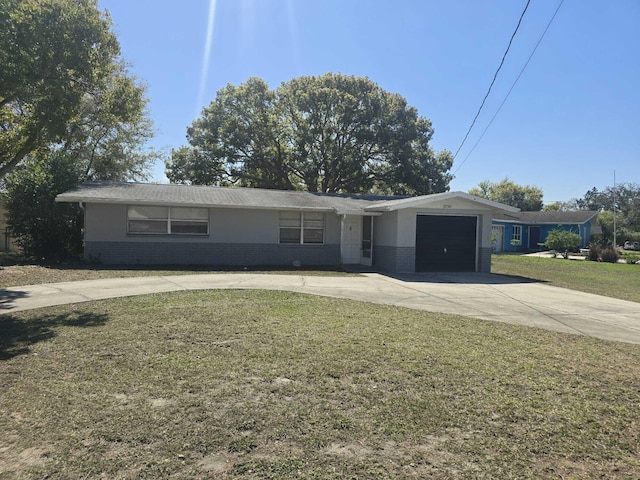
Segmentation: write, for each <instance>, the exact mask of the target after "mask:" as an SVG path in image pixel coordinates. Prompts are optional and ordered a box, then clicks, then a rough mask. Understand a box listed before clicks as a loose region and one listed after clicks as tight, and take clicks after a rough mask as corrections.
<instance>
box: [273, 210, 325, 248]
mask: <svg viewBox="0 0 640 480" xmlns="http://www.w3.org/2000/svg"><path fill="white" fill-rule="evenodd" d="M296 213H298V214H299V215H300V242H297V243H293V242H283V241H282V235H281V232H282V229H289V230H291V229H293V228H294V227H283V226H281V225H280V219H279V217H278V244H279V245H305V246H313V245H316V246H318V245H324V244H325V239H326V228H327V227H326V226H327V216H326V214H325V213H324V212H313V213H322V242H320V243H315V242H314V243H311V242H305V241H304V231H305V228H304V212H296ZM279 215H280V213H279V212H278V216H279ZM306 230H320V229H319V228H309V227H308V228H306Z"/></svg>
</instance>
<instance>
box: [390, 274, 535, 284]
mask: <svg viewBox="0 0 640 480" xmlns="http://www.w3.org/2000/svg"><path fill="white" fill-rule="evenodd" d="M381 275H384V276H386V277H390V278H394V279H396V280H400V281H403V282H423V283H457V284H471V285H512V284H520V283H547V282H544V281H541V280H533V279H531V278H526V277H518V276H515V275H497V274H495V273H476V272H433V273H431V272H424V273H407V274H402V273H381Z"/></svg>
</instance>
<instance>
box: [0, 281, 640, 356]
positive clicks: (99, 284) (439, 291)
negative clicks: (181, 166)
mask: <svg viewBox="0 0 640 480" xmlns="http://www.w3.org/2000/svg"><path fill="white" fill-rule="evenodd" d="M203 289H266V290H289V291H293V292H301V293H308V294H313V295H323V296H329V297H338V298H348V299H354V300H362V301H366V302H373V303H381V304H387V305H398V306H402V307H407V308H413V309H419V310H427V311H432V312H443V313H453V314H459V315H466V316H469V317H475V318H480V319H484V320H490V321H498V322H506V323H511V324H515V325H525V326H529V327H537V328H543V329H546V330H552V331H556V332H566V333H573V334H577V335H588V336H592V337H597V338H602V339H606V340H615V341H621V342H628V343H638V344H640V303H635V302H627V301H624V300H616V299H613V298H608V297H602V296H599V295H592V294H588V293H581V292H575V291H572V290H567V289H563V288H557V287H552V286H549V285H545V284H544V283H536V282H527V281H522V280H518V279H514V278H511V277H503V276H500V275H492V274H481V273H473V274H431V275H407V276H401V275H400V276H387V275H381V274H377V273H365V274H362V275H360V276H339V277H326V276H298V275H275V274H251V273H246V274H245V273H228V274H227V273H217V274H194V275H172V276H163V277H160V276H158V277H133V278H114V279H104V280H87V281H79V282H66V283H50V284H44V285H28V286H22V287H11V288H6V289H2V290H0V313H11V312H17V311H21V310H28V309H33V308H42V307H50V306H54V305H62V304H73V303H80V302H87V301H91V300H100V299H106V298H114V297H125V296H131V295H143V294H148V293H156V292H172V291H179V290H203Z"/></svg>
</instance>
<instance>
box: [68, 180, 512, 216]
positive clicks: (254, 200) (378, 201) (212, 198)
mask: <svg viewBox="0 0 640 480" xmlns="http://www.w3.org/2000/svg"><path fill="white" fill-rule="evenodd" d="M454 198H456V199H463V200H466V201H469V202H472V203H473V204H476V205H478V206H480V207H482V208H483V209H489V210H501V211H507V212H518V209H517V208H513V207H510V206H508V205H503V204H500V203H496V202H492V201H490V200H485V199H483V198H479V197H475V196H473V195H469V194H467V193H463V192H446V193H438V194H433V195H422V196H416V197H406V196H388V195H369V194H337V193H313V192H296V191H284V190H266V189H261V188H240V187H215V186H200V185H176V184H152V183H118V182H90V183H83V184H81V185H79V186H77V187H76V188H74V189H72V190H69V191H68V192H65V193H62V194H60V195H58V196H57V197H56V201H58V202H85V203H120V204H154V205H180V206H200V207H213V206H215V207H228V208H258V209H260V208H262V209H295V210H320V211H333V212H336V213H354V214H366V213H370V214H376V213H377V212H384V211H394V210H400V209H403V208H412V207H419V206H431V205H432V204H439V206H440V207H441V208H442V205H441V204H442V202H443V201H444V202H446V201H447V200H451V199H454Z"/></svg>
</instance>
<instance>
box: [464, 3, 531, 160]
mask: <svg viewBox="0 0 640 480" xmlns="http://www.w3.org/2000/svg"><path fill="white" fill-rule="evenodd" d="M529 3H531V0H527V4H526V5H525V6H524V10H523V11H522V14H521V15H520V20H518V25H516V29H515V30H514V31H513V34H512V35H511V39H510V40H509V45H507V49H506V50H505V52H504V55H502V60H501V61H500V65H499V66H498V69H497V70H496V73H495V75H494V76H493V80H491V85H489V89H488V90H487V94H486V95H485V96H484V99H483V100H482V104H481V105H480V108H479V109H478V112H477V113H476V116H475V117H474V118H473V122H471V126H470V127H469V130H467V134H466V135H465V136H464V138H463V139H462V143H461V144H460V146H459V147H458V150H456V153H455V155H454V156H453V158H454V160H455V158H456V157H457V156H458V153H459V152H460V149H461V148H462V146H463V145H464V142H466V141H467V137H468V136H469V134H470V133H471V129H473V126H474V125H475V124H476V120H477V119H478V116H479V115H480V112H481V111H482V107H484V102H486V101H487V97H488V96H489V94H490V93H491V88H492V87H493V84H494V83H495V81H496V78H497V77H498V73H499V72H500V69H501V68H502V65H503V64H504V60H505V58H507V53H509V49H510V48H511V43H512V42H513V38H514V37H515V36H516V33H518V29H519V28H520V24H521V23H522V18H523V17H524V14H525V13H526V11H527V8H529Z"/></svg>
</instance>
